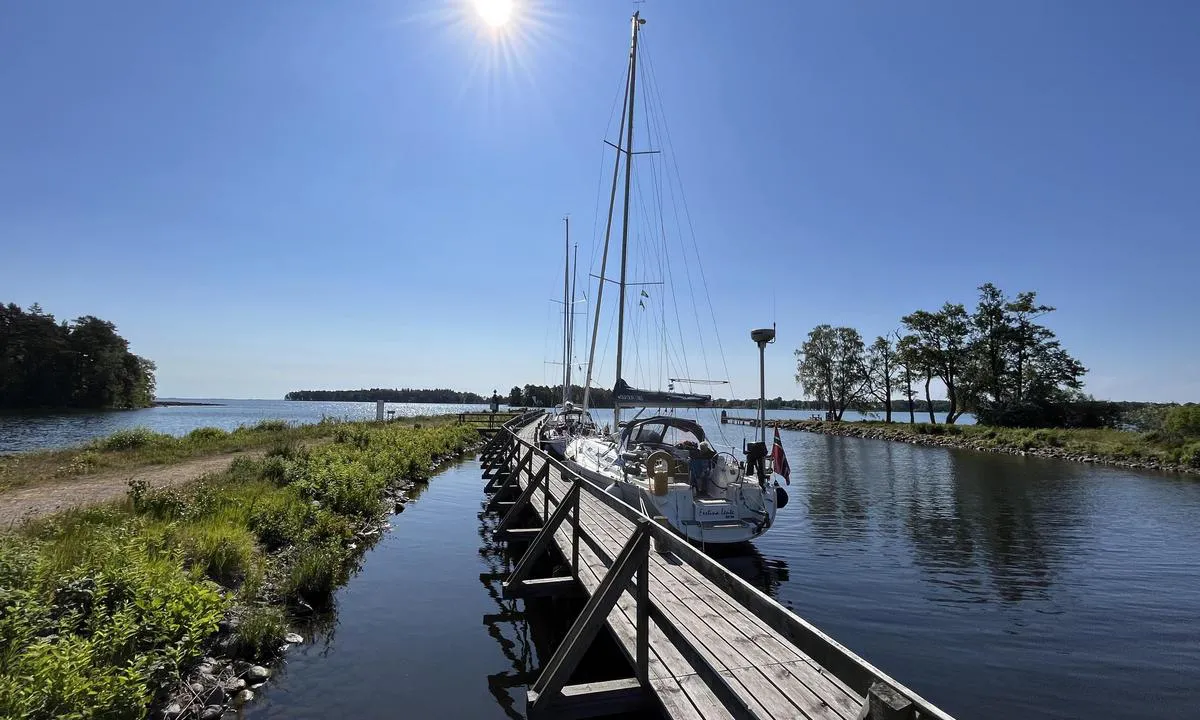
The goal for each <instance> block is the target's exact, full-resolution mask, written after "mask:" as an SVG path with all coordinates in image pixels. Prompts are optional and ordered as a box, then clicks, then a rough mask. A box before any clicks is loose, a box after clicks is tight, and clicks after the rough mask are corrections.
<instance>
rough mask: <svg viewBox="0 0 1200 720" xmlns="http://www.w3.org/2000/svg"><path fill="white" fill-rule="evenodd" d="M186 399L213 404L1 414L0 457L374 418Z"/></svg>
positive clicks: (345, 409) (367, 411) (406, 407)
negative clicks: (126, 437)
mask: <svg viewBox="0 0 1200 720" xmlns="http://www.w3.org/2000/svg"><path fill="white" fill-rule="evenodd" d="M188 401H190V402H207V403H217V404H216V405H212V406H183V407H152V408H145V409H143V410H117V411H109V412H63V413H37V414H33V413H28V414H0V453H5V452H21V451H24V450H47V449H52V448H61V447H68V446H71V445H82V444H83V443H86V442H88V441H90V440H93V439H95V438H98V437H104V436H105V435H111V434H112V433H114V432H116V431H118V430H124V429H127V428H133V427H138V426H143V427H148V428H150V429H151V430H155V431H157V432H162V433H168V434H170V435H183V434H185V433H187V432H189V431H191V430H195V429H196V428H198V427H206V426H207V427H219V428H222V429H225V430H233V429H234V428H236V427H238V426H239V425H253V424H255V423H257V422H260V421H262V420H276V419H278V420H287V421H288V422H292V423H314V422H318V421H319V420H320V419H321V418H323V417H334V418H339V419H349V420H370V419H374V418H375V403H358V402H306V401H286V400H220V399H213V400H208V399H203V400H202V399H196V398H188ZM385 407H386V409H387V410H394V411H395V414H396V416H400V417H412V416H414V415H441V414H446V413H459V412H465V411H474V410H483V409H485V408H486V406H484V405H438V404H431V403H387V405H386V406H385Z"/></svg>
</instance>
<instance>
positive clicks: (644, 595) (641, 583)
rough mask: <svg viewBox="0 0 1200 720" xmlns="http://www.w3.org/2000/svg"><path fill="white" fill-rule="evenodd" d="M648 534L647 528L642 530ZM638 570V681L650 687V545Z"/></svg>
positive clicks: (644, 548) (645, 547) (645, 546)
mask: <svg viewBox="0 0 1200 720" xmlns="http://www.w3.org/2000/svg"><path fill="white" fill-rule="evenodd" d="M640 530H641V531H642V532H646V529H645V528H640ZM639 562H640V563H641V564H640V565H639V566H638V569H637V576H638V580H637V668H636V671H637V679H638V682H639V683H640V684H641V685H642V687H649V685H650V543H648V542H647V543H643V544H642V551H641V558H640V559H639Z"/></svg>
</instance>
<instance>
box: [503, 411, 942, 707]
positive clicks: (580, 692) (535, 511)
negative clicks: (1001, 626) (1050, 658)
mask: <svg viewBox="0 0 1200 720" xmlns="http://www.w3.org/2000/svg"><path fill="white" fill-rule="evenodd" d="M539 417H540V413H532V414H529V415H525V416H522V417H519V418H515V419H513V420H511V421H509V422H508V423H506V424H505V425H504V427H503V428H501V429H500V431H499V432H497V433H496V435H495V436H493V437H492V439H491V440H490V441H489V442H488V444H487V445H486V446H485V448H484V450H483V453H482V456H481V461H482V464H483V467H484V477H485V478H486V479H487V484H486V486H485V492H487V493H488V494H489V495H490V500H489V507H490V508H491V509H493V510H495V511H497V512H499V513H502V514H503V519H502V520H501V521H500V523H499V524H498V525H497V526H496V535H497V537H498V538H501V539H506V540H509V541H510V542H517V541H520V542H522V543H525V544H527V545H526V547H525V550H524V553H523V555H522V556H521V559H520V560H519V561H518V562H517V564H516V566H515V567H514V568H513V571H512V573H511V574H510V575H509V577H508V578H507V580H506V581H505V582H504V594H505V596H507V597H529V596H533V595H558V594H581V595H582V596H584V597H586V598H587V602H586V604H585V606H584V608H583V610H582V611H581V612H580V614H579V617H578V618H577V619H576V620H575V622H574V624H573V625H572V627H571V629H570V630H569V631H568V632H567V634H566V636H565V638H564V639H563V641H562V643H561V644H560V645H559V647H558V648H557V649H556V650H555V652H554V654H553V656H552V657H551V658H550V659H549V660H548V661H547V662H545V663H544V664H543V667H542V671H541V673H540V675H539V676H538V678H537V681H536V682H535V683H534V684H533V686H532V687H531V688H530V689H529V691H528V699H527V711H528V716H529V717H530V718H542V717H554V718H559V717H562V718H584V717H595V716H598V715H607V714H613V713H621V712H633V711H638V710H645V709H648V708H655V707H656V708H657V709H658V710H659V711H660V712H661V713H662V714H663V716H664V717H670V718H706V719H707V718H762V719H769V720H782V719H784V718H810V719H812V720H818V719H819V720H825V719H828V720H863V719H868V718H869V719H870V720H885V719H886V720H901V719H904V720H915V719H917V718H921V719H925V718H938V719H940V720H949V718H950V716H949V715H947V714H946V713H944V712H942V711H941V710H939V709H938V708H937V707H935V706H934V705H932V704H931V703H929V702H927V701H926V700H924V699H923V698H921V697H920V696H918V695H916V694H915V693H913V692H912V691H911V690H909V689H908V688H905V687H904V686H903V685H901V684H899V683H898V682H896V681H895V680H893V679H892V678H890V677H888V676H887V675H885V674H884V673H882V672H881V671H879V670H878V669H876V668H875V667H873V666H871V665H870V664H869V663H867V662H866V661H865V660H863V659H862V658H860V657H858V656H857V655H855V654H854V653H852V652H851V651H850V650H848V649H846V648H844V647H843V646H841V645H840V644H838V643H837V642H836V641H834V640H833V639H832V638H830V637H828V636H827V635H825V634H824V633H822V632H821V631H820V630H818V629H816V628H815V627H813V626H812V625H810V624H809V623H807V622H805V621H804V620H803V619H801V618H800V617H798V616H796V615H794V614H793V613H791V612H790V611H788V610H787V609H786V608H784V607H783V606H781V605H779V604H778V603H776V602H775V601H774V600H772V599H771V598H770V597H768V596H767V595H765V594H763V593H762V592H760V591H759V590H758V589H756V588H754V587H753V586H751V585H750V584H748V583H746V582H745V581H744V580H742V579H741V578H739V577H737V576H736V575H734V574H733V573H731V572H729V571H728V570H726V569H725V568H724V567H722V566H721V565H719V564H718V563H716V562H715V561H714V560H712V559H711V558H709V557H708V556H707V555H705V554H703V553H702V552H700V551H699V550H697V549H696V548H695V547H693V546H692V545H690V544H689V543H687V542H686V541H685V540H683V539H682V538H680V537H678V536H677V535H675V534H674V533H672V532H671V531H670V530H669V529H667V528H666V527H664V526H663V525H661V524H660V523H659V522H657V521H656V520H655V519H653V518H651V517H649V516H648V515H646V514H645V513H643V512H642V511H641V510H640V509H637V508H633V507H631V506H629V505H626V504H625V503H623V502H621V501H620V500H618V499H616V498H614V497H612V496H610V495H608V494H606V493H605V492H604V491H603V488H600V487H599V486H597V485H595V484H594V483H592V482H590V481H588V480H586V479H584V478H582V477H581V476H579V475H577V474H575V473H573V472H572V471H570V470H568V469H567V468H566V467H564V466H563V465H561V464H560V463H559V462H558V461H557V460H554V459H553V458H551V457H550V456H549V455H547V454H546V453H544V452H542V451H541V449H539V448H538V447H537V446H536V442H535V441H534V437H535V431H536V426H537V424H538V419H539ZM523 519H524V520H526V521H527V522H532V523H533V524H534V527H521V520H523ZM547 552H556V553H558V554H559V555H560V556H561V559H562V562H561V567H562V568H563V569H564V572H566V573H568V574H565V575H561V576H556V577H540V578H537V577H533V576H532V568H533V567H534V566H535V564H536V563H537V561H538V560H539V558H541V557H542V556H543V555H544V554H546V553H547ZM604 627H607V628H608V630H609V631H610V633H611V635H612V636H613V638H614V639H615V640H616V642H617V645H618V646H619V647H620V648H621V650H622V652H623V653H624V654H625V656H626V658H627V659H628V660H629V663H630V667H631V669H632V676H631V677H629V678H626V679H623V680H616V681H610V682H599V683H590V684H576V685H572V684H568V681H569V680H570V679H571V676H572V673H573V672H574V670H575V668H576V667H577V665H578V664H579V661H580V659H581V658H582V657H583V655H584V653H585V652H586V651H587V649H588V647H589V646H590V645H591V643H592V641H593V640H594V639H595V637H596V636H597V634H598V633H599V632H600V630H601V629H602V628H604Z"/></svg>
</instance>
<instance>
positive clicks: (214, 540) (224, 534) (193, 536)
mask: <svg viewBox="0 0 1200 720" xmlns="http://www.w3.org/2000/svg"><path fill="white" fill-rule="evenodd" d="M173 539H174V541H175V543H176V544H177V545H178V547H179V548H180V550H181V551H182V552H183V555H184V557H185V558H186V559H187V561H188V562H189V563H191V564H192V566H193V567H195V568H197V569H198V570H200V571H201V572H203V573H204V574H205V575H207V576H208V577H210V578H212V579H213V580H216V581H217V582H219V583H221V584H223V585H225V586H227V587H232V586H233V585H234V584H236V583H237V582H238V581H240V580H241V579H242V578H243V577H244V576H245V574H246V569H247V567H249V565H250V561H251V558H252V556H253V554H254V536H253V535H251V534H250V531H249V530H247V529H246V528H244V527H238V526H235V525H230V524H228V523H223V522H220V521H216V520H200V521H197V522H189V523H183V524H181V525H179V526H178V527H176V528H175V530H174V532H173Z"/></svg>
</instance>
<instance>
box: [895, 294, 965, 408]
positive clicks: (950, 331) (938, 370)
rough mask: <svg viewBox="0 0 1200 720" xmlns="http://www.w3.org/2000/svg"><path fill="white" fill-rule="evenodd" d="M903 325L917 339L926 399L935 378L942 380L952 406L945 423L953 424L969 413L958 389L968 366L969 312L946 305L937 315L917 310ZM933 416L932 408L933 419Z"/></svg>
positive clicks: (906, 316)
mask: <svg viewBox="0 0 1200 720" xmlns="http://www.w3.org/2000/svg"><path fill="white" fill-rule="evenodd" d="M901 322H903V323H904V326H905V327H906V328H908V329H909V331H910V332H911V333H912V334H913V335H915V336H916V343H917V352H918V356H919V357H920V360H921V362H922V364H923V365H924V366H925V371H926V373H925V395H926V399H927V400H928V399H929V383H930V382H931V381H932V379H933V377H935V376H936V377H938V378H940V379H941V381H942V383H943V384H944V385H945V386H946V399H947V400H948V401H949V403H950V409H949V410H948V411H947V413H946V422H947V423H948V424H953V423H954V421H956V420H958V418H959V416H960V415H962V414H963V412H964V411H965V409H966V408H965V406H964V403H963V402H962V393H961V388H960V387H959V379H960V373H962V372H963V370H964V369H966V368H967V366H968V362H969V348H968V340H969V334H970V322H969V319H968V317H967V311H966V308H964V307H963V306H962V305H961V304H954V303H946V304H945V305H943V306H942V309H941V310H939V311H937V312H935V313H931V312H928V311H926V310H918V311H916V312H914V313H912V314H911V315H905V316H904V317H903V318H902V319H901ZM932 415H933V410H932V406H931V408H930V417H931V418H932Z"/></svg>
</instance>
